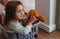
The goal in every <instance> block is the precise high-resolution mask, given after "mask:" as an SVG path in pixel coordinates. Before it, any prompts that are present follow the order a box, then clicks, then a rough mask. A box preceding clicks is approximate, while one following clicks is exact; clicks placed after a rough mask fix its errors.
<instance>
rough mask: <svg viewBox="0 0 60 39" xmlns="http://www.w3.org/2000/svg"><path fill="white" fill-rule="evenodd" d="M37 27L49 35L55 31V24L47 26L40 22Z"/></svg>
mask: <svg viewBox="0 0 60 39" xmlns="http://www.w3.org/2000/svg"><path fill="white" fill-rule="evenodd" d="M39 27H40V28H42V29H43V30H45V31H46V32H48V33H51V32H53V31H55V30H56V25H55V24H53V25H50V26H49V25H47V24H45V23H42V22H41V24H40V26H39Z"/></svg>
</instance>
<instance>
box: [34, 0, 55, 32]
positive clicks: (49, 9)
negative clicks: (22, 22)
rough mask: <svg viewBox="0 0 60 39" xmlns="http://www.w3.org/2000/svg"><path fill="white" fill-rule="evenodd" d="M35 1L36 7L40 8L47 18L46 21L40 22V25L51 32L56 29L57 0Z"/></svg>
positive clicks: (40, 11) (41, 13)
mask: <svg viewBox="0 0 60 39" xmlns="http://www.w3.org/2000/svg"><path fill="white" fill-rule="evenodd" d="M35 2H36V8H37V9H38V10H39V13H40V15H42V16H45V17H46V19H47V20H46V22H45V23H41V24H40V27H41V28H42V29H44V30H46V31H47V32H49V33H50V32H52V31H54V30H55V29H56V24H55V10H56V0H35ZM42 24H43V25H42Z"/></svg>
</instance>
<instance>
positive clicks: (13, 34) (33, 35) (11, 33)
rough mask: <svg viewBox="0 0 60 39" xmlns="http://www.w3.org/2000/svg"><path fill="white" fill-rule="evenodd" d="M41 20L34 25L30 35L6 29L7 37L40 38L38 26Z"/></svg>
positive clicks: (15, 38)
mask: <svg viewBox="0 0 60 39" xmlns="http://www.w3.org/2000/svg"><path fill="white" fill-rule="evenodd" d="M39 24H40V21H39V22H37V23H36V24H34V25H33V27H32V29H31V32H30V33H29V34H28V35H23V34H18V33H16V32H14V31H8V30H7V31H6V32H5V33H6V34H7V39H34V38H36V39H38V26H39Z"/></svg>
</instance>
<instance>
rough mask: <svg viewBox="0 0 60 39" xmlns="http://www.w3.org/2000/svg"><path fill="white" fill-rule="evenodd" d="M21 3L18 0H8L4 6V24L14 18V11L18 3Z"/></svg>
mask: <svg viewBox="0 0 60 39" xmlns="http://www.w3.org/2000/svg"><path fill="white" fill-rule="evenodd" d="M20 4H21V5H23V4H22V3H21V2H20V1H9V2H8V3H7V4H6V7H5V12H6V16H5V25H7V24H8V23H9V22H10V21H11V20H13V19H14V18H15V13H16V9H17V6H18V5H20Z"/></svg>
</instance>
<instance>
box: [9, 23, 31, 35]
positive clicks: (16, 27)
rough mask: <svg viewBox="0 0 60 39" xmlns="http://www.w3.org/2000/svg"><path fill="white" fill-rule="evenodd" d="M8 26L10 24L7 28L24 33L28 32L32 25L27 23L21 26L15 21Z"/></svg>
mask: <svg viewBox="0 0 60 39" xmlns="http://www.w3.org/2000/svg"><path fill="white" fill-rule="evenodd" d="M9 26H10V27H9V28H10V29H12V30H13V31H15V32H17V33H20V34H25V35H26V34H29V32H30V31H31V27H32V25H27V26H26V27H23V26H22V25H21V24H15V23H11V25H9Z"/></svg>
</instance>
